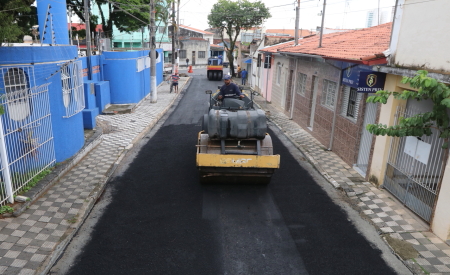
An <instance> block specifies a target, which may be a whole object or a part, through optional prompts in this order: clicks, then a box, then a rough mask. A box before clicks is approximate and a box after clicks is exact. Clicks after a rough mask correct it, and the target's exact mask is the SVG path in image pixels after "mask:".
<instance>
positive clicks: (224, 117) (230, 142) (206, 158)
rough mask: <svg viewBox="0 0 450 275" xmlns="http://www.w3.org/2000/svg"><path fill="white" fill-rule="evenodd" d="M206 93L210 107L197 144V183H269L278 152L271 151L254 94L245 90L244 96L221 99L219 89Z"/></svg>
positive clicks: (270, 143) (278, 160) (278, 161)
mask: <svg viewBox="0 0 450 275" xmlns="http://www.w3.org/2000/svg"><path fill="white" fill-rule="evenodd" d="M240 88H241V90H242V86H240ZM219 89H220V87H219ZM206 93H207V94H209V95H210V100H209V102H210V104H209V110H208V113H207V114H205V115H204V116H203V123H202V131H200V132H199V133H198V143H197V159H196V164H197V168H198V170H199V173H200V182H201V183H221V184H236V183H237V184H255V183H256V184H268V183H269V182H270V179H271V177H272V174H273V173H274V172H275V170H276V169H278V168H279V167H280V155H274V154H273V146H272V139H271V137H270V135H269V134H268V133H267V120H266V115H265V113H264V111H263V110H261V109H258V108H255V107H254V104H253V93H252V92H247V91H245V90H244V92H243V94H244V95H245V97H244V98H238V97H234V98H224V99H223V100H219V99H218V91H217V92H216V93H214V94H213V93H212V91H210V90H208V91H206ZM249 95H250V98H249Z"/></svg>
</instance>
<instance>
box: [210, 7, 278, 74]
mask: <svg viewBox="0 0 450 275" xmlns="http://www.w3.org/2000/svg"><path fill="white" fill-rule="evenodd" d="M270 17H271V15H270V12H269V9H268V8H267V7H266V6H265V5H264V3H262V2H261V1H256V2H250V1H248V0H241V1H239V2H234V1H230V0H219V1H218V2H217V3H216V4H214V6H213V7H212V9H211V13H210V14H209V15H208V24H209V25H210V26H211V27H213V28H217V29H218V31H219V33H220V36H221V39H222V42H223V44H224V47H225V49H226V52H227V58H228V60H229V61H230V68H231V72H232V75H235V74H234V62H233V61H234V59H233V52H234V49H235V47H236V40H237V38H238V37H239V34H240V33H241V30H248V29H250V28H253V27H257V26H260V25H261V24H262V23H263V22H264V20H265V19H268V18H270ZM224 32H225V33H226V37H227V38H228V39H229V43H226V42H225V39H224Z"/></svg>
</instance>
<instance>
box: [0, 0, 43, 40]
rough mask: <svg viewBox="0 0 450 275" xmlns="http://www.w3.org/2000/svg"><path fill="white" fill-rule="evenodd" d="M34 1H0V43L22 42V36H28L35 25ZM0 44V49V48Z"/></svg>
mask: <svg viewBox="0 0 450 275" xmlns="http://www.w3.org/2000/svg"><path fill="white" fill-rule="evenodd" d="M33 3H34V0H1V1H0V42H1V43H3V42H22V41H23V40H22V39H23V36H24V35H27V34H30V35H31V27H32V26H33V25H35V24H37V16H36V8H35V7H32V6H31V4H33ZM1 43H0V47H1Z"/></svg>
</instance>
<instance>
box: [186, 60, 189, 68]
mask: <svg viewBox="0 0 450 275" xmlns="http://www.w3.org/2000/svg"><path fill="white" fill-rule="evenodd" d="M186 67H189V58H186Z"/></svg>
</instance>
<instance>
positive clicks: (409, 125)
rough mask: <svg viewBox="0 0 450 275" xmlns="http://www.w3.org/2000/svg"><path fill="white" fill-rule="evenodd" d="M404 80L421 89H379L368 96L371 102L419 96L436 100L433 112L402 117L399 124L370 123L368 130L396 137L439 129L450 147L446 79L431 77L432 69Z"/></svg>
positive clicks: (448, 95)
mask: <svg viewBox="0 0 450 275" xmlns="http://www.w3.org/2000/svg"><path fill="white" fill-rule="evenodd" d="M402 83H404V84H409V85H410V86H411V87H412V88H414V89H416V90H417V91H409V90H404V91H403V92H400V93H399V92H390V91H378V92H377V93H376V95H374V96H370V97H368V98H367V102H372V103H376V102H379V103H382V104H386V102H387V100H388V98H389V97H390V96H394V97H395V98H397V99H416V100H426V99H431V100H432V101H433V103H434V104H433V110H432V111H431V112H426V113H420V114H417V115H414V116H412V117H408V118H405V117H401V118H400V119H399V124H398V125H394V126H387V125H383V124H369V125H367V130H368V131H369V132H370V133H372V134H374V135H382V136H384V135H387V136H394V137H404V136H416V137H421V136H423V135H427V136H430V135H431V134H432V131H431V129H432V128H435V129H437V130H438V131H439V137H440V138H443V139H444V140H445V142H444V145H443V148H444V149H446V148H448V145H449V143H448V138H449V137H450V119H449V115H448V114H449V109H450V88H449V87H448V86H447V85H445V84H444V83H442V82H439V81H438V80H436V79H434V78H432V77H429V76H428V72H427V71H424V70H420V71H418V72H417V75H416V76H414V77H403V79H402Z"/></svg>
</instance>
